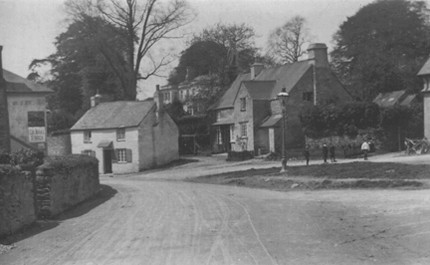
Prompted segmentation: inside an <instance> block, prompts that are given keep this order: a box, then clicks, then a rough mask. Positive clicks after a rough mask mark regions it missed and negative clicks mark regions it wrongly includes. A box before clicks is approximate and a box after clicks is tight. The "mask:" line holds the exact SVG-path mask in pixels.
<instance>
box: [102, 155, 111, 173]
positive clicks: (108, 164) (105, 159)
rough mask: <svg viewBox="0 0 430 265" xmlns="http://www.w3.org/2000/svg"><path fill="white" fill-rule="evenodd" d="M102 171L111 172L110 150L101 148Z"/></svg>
mask: <svg viewBox="0 0 430 265" xmlns="http://www.w3.org/2000/svg"><path fill="white" fill-rule="evenodd" d="M103 164H104V173H105V174H107V173H112V150H109V149H104V150H103Z"/></svg>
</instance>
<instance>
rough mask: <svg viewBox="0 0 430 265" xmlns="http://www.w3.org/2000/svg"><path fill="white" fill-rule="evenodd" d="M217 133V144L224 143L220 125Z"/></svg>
mask: <svg viewBox="0 0 430 265" xmlns="http://www.w3.org/2000/svg"><path fill="white" fill-rule="evenodd" d="M216 135H217V137H216V138H217V144H222V133H221V128H220V127H218V128H217V130H216Z"/></svg>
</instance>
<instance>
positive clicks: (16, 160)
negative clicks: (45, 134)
mask: <svg viewBox="0 0 430 265" xmlns="http://www.w3.org/2000/svg"><path fill="white" fill-rule="evenodd" d="M43 158H44V154H43V152H42V151H33V150H30V149H21V150H20V151H18V152H15V153H12V154H9V153H7V152H5V151H2V152H0V164H4V165H11V166H20V167H21V168H22V169H25V170H32V169H35V168H36V167H37V166H39V165H41V164H43Z"/></svg>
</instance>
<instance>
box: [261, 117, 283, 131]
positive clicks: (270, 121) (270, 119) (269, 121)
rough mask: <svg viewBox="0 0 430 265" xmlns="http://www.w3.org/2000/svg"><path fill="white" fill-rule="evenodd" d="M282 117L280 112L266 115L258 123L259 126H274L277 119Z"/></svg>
mask: <svg viewBox="0 0 430 265" xmlns="http://www.w3.org/2000/svg"><path fill="white" fill-rule="evenodd" d="M281 119H282V114H273V115H271V116H268V117H267V118H266V119H265V120H264V121H263V122H262V123H261V125H260V127H263V128H265V127H274V126H276V124H277V123H278V121H279V120H281Z"/></svg>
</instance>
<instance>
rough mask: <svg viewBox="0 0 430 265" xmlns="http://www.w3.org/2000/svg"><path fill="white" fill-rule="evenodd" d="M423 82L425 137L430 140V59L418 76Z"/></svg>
mask: <svg viewBox="0 0 430 265" xmlns="http://www.w3.org/2000/svg"><path fill="white" fill-rule="evenodd" d="M417 75H418V76H419V77H421V78H422V80H423V89H422V90H421V94H422V95H423V108H424V137H426V138H427V139H430V58H429V59H428V60H427V61H426V62H425V63H424V65H423V67H421V69H420V71H419V72H418V74H417Z"/></svg>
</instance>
